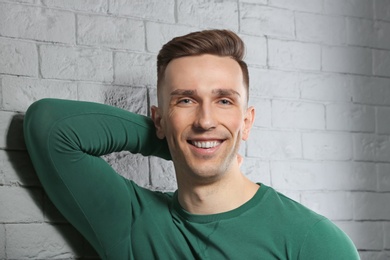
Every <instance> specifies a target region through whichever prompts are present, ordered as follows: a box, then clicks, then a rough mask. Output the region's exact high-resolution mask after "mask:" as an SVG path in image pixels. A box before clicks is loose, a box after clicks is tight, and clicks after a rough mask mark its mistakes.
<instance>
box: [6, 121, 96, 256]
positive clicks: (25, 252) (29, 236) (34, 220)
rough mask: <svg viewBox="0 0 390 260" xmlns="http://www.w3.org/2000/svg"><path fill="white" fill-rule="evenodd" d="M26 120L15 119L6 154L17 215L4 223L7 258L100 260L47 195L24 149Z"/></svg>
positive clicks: (7, 178) (8, 179) (13, 208)
mask: <svg viewBox="0 0 390 260" xmlns="http://www.w3.org/2000/svg"><path fill="white" fill-rule="evenodd" d="M23 119H24V115H22V114H17V115H15V116H14V117H13V118H12V120H11V123H10V125H9V128H8V132H7V137H6V147H7V150H6V151H5V152H6V155H7V157H8V160H9V163H10V167H12V168H13V169H12V170H11V172H12V173H13V176H6V182H8V183H7V184H8V185H9V186H10V189H12V191H11V192H10V193H11V194H14V195H15V197H14V198H11V199H12V203H10V204H12V212H14V213H15V214H14V216H11V217H10V218H12V219H10V220H9V221H8V220H7V221H6V223H5V226H6V240H7V244H6V254H7V257H8V258H12V259H18V258H24V257H25V256H29V257H30V258H40V259H51V258H53V257H58V256H61V257H67V258H73V257H78V259H79V257H82V258H80V259H83V257H86V258H87V259H99V258H98V257H97V254H96V252H95V251H94V249H92V247H91V246H90V245H89V243H88V242H87V241H86V240H85V239H84V238H83V237H82V236H81V234H80V233H79V232H78V231H77V230H76V229H75V228H74V227H73V226H71V225H70V224H69V223H68V222H67V221H66V220H65V219H64V218H63V217H62V215H61V213H60V212H58V210H57V209H56V208H55V206H54V205H53V204H52V203H51V202H50V200H49V199H48V197H47V196H46V194H45V192H44V190H43V188H42V186H41V184H40V183H39V180H38V178H37V175H36V173H35V171H34V169H33V165H32V162H31V160H30V158H29V156H28V153H27V151H26V150H25V143H24V137H23ZM12 173H11V174H9V175H12ZM6 174H7V173H6Z"/></svg>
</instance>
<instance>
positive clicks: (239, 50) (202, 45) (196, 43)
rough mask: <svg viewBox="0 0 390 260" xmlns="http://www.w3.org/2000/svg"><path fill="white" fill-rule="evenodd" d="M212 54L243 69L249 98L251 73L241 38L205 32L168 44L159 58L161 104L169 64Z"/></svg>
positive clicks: (158, 83) (228, 33)
mask: <svg viewBox="0 0 390 260" xmlns="http://www.w3.org/2000/svg"><path fill="white" fill-rule="evenodd" d="M202 54H211V55H216V56H220V57H230V58H232V59H234V60H235V61H236V62H237V63H238V64H239V65H240V67H241V71H242V75H243V80H244V86H245V87H246V91H247V100H248V98H249V73H248V67H247V65H246V63H245V62H244V61H243V58H244V55H245V45H244V42H243V41H242V40H241V38H240V37H238V36H237V34H235V33H234V32H231V31H228V30H205V31H199V32H193V33H190V34H187V35H184V36H180V37H175V38H173V39H172V40H171V41H169V42H168V43H166V44H165V45H164V46H163V47H162V49H161V50H160V52H159V54H158V56H157V91H158V99H159V103H160V101H161V99H160V92H161V91H163V90H162V88H163V87H162V85H163V81H164V78H165V70H166V68H167V66H168V64H169V63H170V62H171V61H172V60H174V59H177V58H180V57H187V56H199V55H202Z"/></svg>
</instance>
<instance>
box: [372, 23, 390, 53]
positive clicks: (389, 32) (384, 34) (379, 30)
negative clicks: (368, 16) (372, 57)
mask: <svg viewBox="0 0 390 260" xmlns="http://www.w3.org/2000/svg"><path fill="white" fill-rule="evenodd" d="M374 29H375V38H374V39H375V40H376V42H375V47H377V48H382V49H387V50H389V49H390V21H388V22H381V21H376V22H375V26H374Z"/></svg>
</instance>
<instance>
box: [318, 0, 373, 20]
mask: <svg viewBox="0 0 390 260" xmlns="http://www.w3.org/2000/svg"><path fill="white" fill-rule="evenodd" d="M324 11H325V13H327V14H335V15H342V16H355V17H363V18H372V17H373V0H345V1H338V0H324Z"/></svg>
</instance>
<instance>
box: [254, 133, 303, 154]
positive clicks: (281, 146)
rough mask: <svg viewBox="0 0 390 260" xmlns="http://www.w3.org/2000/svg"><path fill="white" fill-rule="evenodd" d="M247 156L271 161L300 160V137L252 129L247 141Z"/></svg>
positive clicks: (292, 134) (297, 134)
mask: <svg viewBox="0 0 390 260" xmlns="http://www.w3.org/2000/svg"><path fill="white" fill-rule="evenodd" d="M247 156H249V157H256V158H261V159H272V160H279V159H293V158H302V148H301V138H300V135H299V133H297V132H282V131H268V130H261V129H256V128H254V129H252V131H251V136H250V138H249V140H248V141H247Z"/></svg>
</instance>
